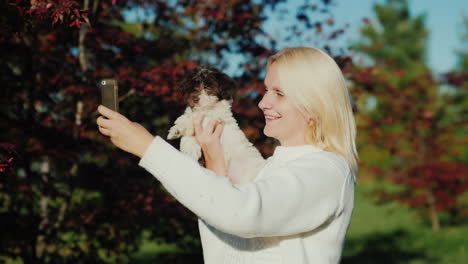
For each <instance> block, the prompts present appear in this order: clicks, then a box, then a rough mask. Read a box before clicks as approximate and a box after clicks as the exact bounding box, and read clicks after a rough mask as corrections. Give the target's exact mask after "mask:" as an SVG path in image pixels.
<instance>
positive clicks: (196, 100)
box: [167, 67, 265, 186]
mask: <svg viewBox="0 0 468 264" xmlns="http://www.w3.org/2000/svg"><path fill="white" fill-rule="evenodd" d="M178 88H179V89H180V91H181V93H182V95H183V96H184V99H185V101H186V102H187V105H188V106H187V108H186V109H185V112H184V114H183V115H182V116H180V117H179V118H177V120H176V121H175V124H174V126H173V127H172V128H171V129H170V130H169V134H168V136H167V138H168V139H175V138H179V137H181V141H180V150H181V151H182V152H183V153H186V154H188V155H189V156H191V157H192V158H193V159H195V160H197V161H198V160H199V158H200V157H201V148H200V146H199V145H198V143H197V141H196V139H195V136H194V128H193V121H192V117H193V116H194V115H195V114H197V113H202V114H204V116H205V119H204V120H203V126H205V125H206V124H207V123H208V122H209V121H210V120H217V121H222V122H224V129H223V133H222V135H221V144H222V145H223V150H224V157H225V158H226V162H227V166H228V178H229V180H230V181H231V182H232V183H233V184H235V185H238V186H239V185H242V184H245V183H247V182H250V181H252V180H253V179H254V178H255V176H256V175H257V174H258V172H259V171H260V169H261V168H262V167H263V165H264V162H265V160H264V159H263V157H262V155H261V154H260V152H259V151H258V150H257V148H255V147H254V146H253V145H252V143H250V142H249V141H248V140H247V138H246V137H245V135H244V133H243V132H242V130H241V129H240V128H239V126H238V124H237V121H236V120H235V119H234V117H233V115H232V112H231V104H232V97H233V94H234V92H235V89H236V83H235V81H234V80H233V79H231V78H230V77H229V76H227V75H226V74H224V73H223V72H221V71H219V70H217V69H215V68H212V67H197V68H195V69H194V70H191V71H189V72H188V74H186V75H185V76H184V78H183V79H182V80H181V81H180V82H179V85H178Z"/></svg>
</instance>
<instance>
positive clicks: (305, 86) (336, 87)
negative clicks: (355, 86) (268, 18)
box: [267, 47, 358, 177]
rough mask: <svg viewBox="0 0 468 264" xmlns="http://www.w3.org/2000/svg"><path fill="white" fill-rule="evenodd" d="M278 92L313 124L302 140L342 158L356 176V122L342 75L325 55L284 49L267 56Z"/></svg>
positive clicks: (313, 50)
mask: <svg viewBox="0 0 468 264" xmlns="http://www.w3.org/2000/svg"><path fill="white" fill-rule="evenodd" d="M273 63H274V64H275V65H276V67H277V69H278V74H279V79H280V83H281V89H282V91H283V92H284V94H285V95H286V96H287V97H288V99H289V100H291V101H292V103H293V104H295V105H296V106H297V107H298V109H299V110H300V111H301V112H302V113H303V114H305V115H306V116H310V117H311V118H312V119H313V121H312V122H311V124H310V126H309V128H308V129H307V134H306V137H307V138H306V141H307V143H308V144H312V145H316V146H318V147H320V148H322V149H323V150H326V151H331V152H334V153H336V154H338V155H340V156H341V157H343V158H344V159H345V160H346V161H347V163H348V165H349V167H350V168H351V171H352V173H353V175H354V177H357V173H358V167H357V160H358V154H357V150H356V143H355V141H356V123H355V121H354V116H353V111H352V107H351V101H350V95H349V92H348V89H347V87H346V83H345V80H344V77H343V74H342V72H341V70H340V68H339V67H338V65H337V64H336V63H335V61H334V60H333V59H332V58H331V57H330V56H329V55H327V54H326V53H325V52H323V51H321V50H319V49H316V48H309V47H298V48H286V49H283V50H281V51H280V52H278V53H276V54H275V55H273V56H271V57H270V58H269V60H268V64H267V67H269V66H271V65H272V64H273Z"/></svg>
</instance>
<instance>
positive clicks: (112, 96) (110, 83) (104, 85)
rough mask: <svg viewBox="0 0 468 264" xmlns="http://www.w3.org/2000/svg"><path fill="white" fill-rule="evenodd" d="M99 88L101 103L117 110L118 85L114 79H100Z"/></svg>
mask: <svg viewBox="0 0 468 264" xmlns="http://www.w3.org/2000/svg"><path fill="white" fill-rule="evenodd" d="M99 86H100V88H101V104H102V105H103V106H105V107H107V108H109V109H111V110H114V111H116V112H118V111H119V87H118V85H117V80H115V79H102V80H101V82H100V85H99Z"/></svg>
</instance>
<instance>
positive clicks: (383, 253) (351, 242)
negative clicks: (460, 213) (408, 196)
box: [342, 183, 468, 264]
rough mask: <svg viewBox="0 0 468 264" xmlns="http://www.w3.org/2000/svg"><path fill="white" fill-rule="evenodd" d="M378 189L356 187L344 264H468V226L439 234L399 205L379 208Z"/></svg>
mask: <svg viewBox="0 0 468 264" xmlns="http://www.w3.org/2000/svg"><path fill="white" fill-rule="evenodd" d="M374 186H375V185H374V184H371V183H360V184H358V185H357V186H356V204H355V209H354V215H353V218H352V223H351V226H350V229H349V231H348V235H347V240H346V244H345V249H344V252H343V261H342V263H343V264H352V263H360V264H366V263H381V264H387V263H388V264H390V263H392V264H394V263H407V264H422V263H424V264H426V263H431V264H432V263H434V264H462V263H468V252H467V250H468V225H466V224H465V225H461V226H442V228H441V230H440V231H439V232H433V231H432V230H431V227H430V226H429V225H428V224H427V223H424V221H421V220H420V219H419V217H418V215H417V214H416V213H415V212H414V211H412V210H410V209H408V208H405V207H402V206H401V205H399V204H397V203H390V204H377V203H376V202H375V199H374V197H373V196H372V195H370V193H371V191H372V190H373V187H374Z"/></svg>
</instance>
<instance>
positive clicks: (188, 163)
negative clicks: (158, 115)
mask: <svg viewBox="0 0 468 264" xmlns="http://www.w3.org/2000/svg"><path fill="white" fill-rule="evenodd" d="M140 166H142V167H143V168H145V169H146V170H147V171H149V172H150V173H151V174H152V175H154V176H155V177H156V178H157V179H158V180H159V181H160V182H161V183H162V184H163V185H164V187H165V188H166V189H167V190H168V191H169V192H170V193H171V194H172V195H173V196H174V197H175V198H176V199H177V200H178V201H179V202H180V203H182V204H183V205H184V206H185V207H187V208H188V209H189V210H191V211H192V212H193V213H195V214H196V215H198V216H199V217H200V218H202V219H204V220H205V221H206V222H207V223H209V224H210V225H212V226H214V227H216V228H217V229H219V230H221V231H223V232H226V233H230V234H233V235H236V236H240V237H245V238H250V237H267V236H285V235H292V234H297V233H302V232H307V231H312V230H314V229H316V228H319V227H321V226H322V225H324V224H326V223H327V222H328V221H329V220H331V219H332V218H333V217H334V216H335V215H336V214H337V210H338V208H339V207H340V203H341V200H342V197H341V193H342V189H343V184H344V183H345V182H346V181H345V177H346V176H347V175H343V174H344V173H343V171H341V170H339V169H338V167H336V166H333V165H332V164H330V162H324V160H316V159H308V160H307V162H302V163H301V164H296V165H295V166H280V167H279V168H274V169H271V170H268V171H267V170H265V173H268V177H265V178H264V179H262V180H259V181H256V182H253V183H249V184H246V185H244V186H243V187H242V188H236V187H234V186H233V185H231V184H230V182H229V181H228V180H227V179H226V178H225V177H219V176H217V175H216V174H214V173H213V172H212V171H210V170H207V169H205V168H203V167H201V166H200V165H199V164H198V163H197V162H195V161H194V160H192V159H190V158H189V157H188V156H186V155H184V154H182V153H180V152H179V151H178V150H176V149H175V148H173V147H172V146H171V145H169V144H168V143H167V142H165V141H164V140H162V139H161V138H159V137H156V139H155V140H153V142H152V143H151V145H150V146H149V148H148V149H147V150H146V152H145V154H144V156H143V158H142V159H141V160H140Z"/></svg>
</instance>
